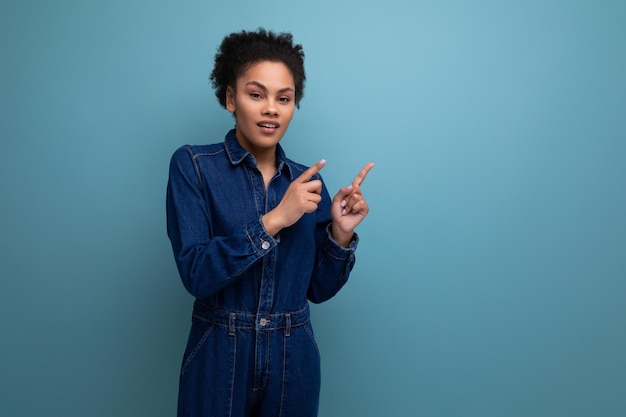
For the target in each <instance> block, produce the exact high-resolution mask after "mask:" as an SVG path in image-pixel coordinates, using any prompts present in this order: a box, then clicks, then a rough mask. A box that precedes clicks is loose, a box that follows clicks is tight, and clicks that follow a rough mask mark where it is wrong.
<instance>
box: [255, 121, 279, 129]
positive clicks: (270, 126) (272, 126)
mask: <svg viewBox="0 0 626 417" xmlns="http://www.w3.org/2000/svg"><path fill="white" fill-rule="evenodd" d="M257 126H259V127H262V128H264V129H278V128H279V127H280V124H278V123H276V122H259V123H257Z"/></svg>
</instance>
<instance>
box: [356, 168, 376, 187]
mask: <svg viewBox="0 0 626 417" xmlns="http://www.w3.org/2000/svg"><path fill="white" fill-rule="evenodd" d="M373 167H374V163H373V162H369V163H367V164H366V165H365V166H364V167H363V168H362V169H361V171H359V174H358V175H357V176H356V178H355V179H354V181H352V184H355V185H356V186H357V187H360V186H361V184H363V181H365V177H366V176H367V173H368V172H370V170H371V169H372V168H373Z"/></svg>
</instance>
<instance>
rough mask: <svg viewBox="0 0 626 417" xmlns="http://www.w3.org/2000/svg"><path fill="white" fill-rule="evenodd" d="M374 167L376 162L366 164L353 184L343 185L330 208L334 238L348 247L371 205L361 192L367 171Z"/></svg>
mask: <svg viewBox="0 0 626 417" xmlns="http://www.w3.org/2000/svg"><path fill="white" fill-rule="evenodd" d="M372 167H374V163H373V162H370V163H368V164H366V165H365V166H364V167H363V169H361V171H360V172H359V174H358V175H357V176H356V178H355V179H354V181H352V184H350V185H349V186H347V187H342V188H341V189H340V190H339V192H337V194H335V197H334V198H333V204H332V207H331V208H330V215H331V217H332V219H333V224H332V234H333V239H335V241H336V242H337V243H339V244H340V245H342V246H344V247H347V246H348V245H349V244H350V241H351V240H352V236H353V235H354V229H355V228H356V227H357V226H358V224H359V223H361V221H362V220H363V219H364V218H365V216H367V213H368V212H369V207H368V205H367V202H366V201H365V199H364V198H363V194H362V193H361V184H363V181H365V177H366V176H367V173H368V172H369V171H370V170H371V169H372Z"/></svg>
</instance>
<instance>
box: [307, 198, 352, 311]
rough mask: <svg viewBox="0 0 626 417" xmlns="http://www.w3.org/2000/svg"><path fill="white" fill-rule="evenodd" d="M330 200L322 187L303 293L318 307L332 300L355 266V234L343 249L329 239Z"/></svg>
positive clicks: (330, 236)
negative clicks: (312, 255)
mask: <svg viewBox="0 0 626 417" xmlns="http://www.w3.org/2000/svg"><path fill="white" fill-rule="evenodd" d="M330 204H331V198H330V196H329V194H328V191H327V189H326V186H324V187H323V189H322V203H321V204H320V206H319V207H318V211H317V227H316V231H315V233H316V236H315V240H316V254H315V266H314V269H313V274H312V276H311V282H310V284H309V289H308V291H307V298H308V299H309V300H311V301H312V302H314V303H322V302H324V301H327V300H328V299H330V298H332V297H333V296H334V295H335V294H336V293H337V292H338V291H339V290H340V289H341V288H342V287H343V286H344V285H345V283H346V282H347V281H348V276H349V275H350V272H351V271H352V268H353V267H354V263H355V255H354V252H355V250H356V247H357V245H358V240H359V238H358V236H357V234H356V233H355V235H354V237H353V238H352V241H351V242H350V245H349V246H348V247H347V248H344V247H343V246H340V245H339V244H338V243H337V242H335V241H334V240H333V238H332V235H331V231H330V230H331V227H330V226H331V223H330V222H331V219H330Z"/></svg>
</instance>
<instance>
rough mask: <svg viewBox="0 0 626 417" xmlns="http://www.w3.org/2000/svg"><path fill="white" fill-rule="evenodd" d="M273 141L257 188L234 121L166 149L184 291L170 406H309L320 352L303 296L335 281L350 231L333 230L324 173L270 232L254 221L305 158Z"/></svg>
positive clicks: (318, 298)
mask: <svg viewBox="0 0 626 417" xmlns="http://www.w3.org/2000/svg"><path fill="white" fill-rule="evenodd" d="M276 152H277V154H276V155H277V171H276V173H275V175H274V177H273V178H272V180H271V182H270V184H269V186H268V189H267V191H266V190H265V186H264V181H263V177H262V175H261V172H260V171H259V170H258V169H257V166H256V160H255V159H254V157H253V156H252V155H251V154H250V153H249V152H247V151H246V150H245V149H244V148H243V147H241V145H239V143H238V142H237V139H236V137H235V131H234V130H231V131H230V132H228V134H227V135H226V138H225V141H224V142H223V143H219V144H213V145H206V146H183V147H181V148H179V149H178V150H177V151H176V152H175V153H174V155H173V156H172V160H171V164H170V175H169V182H168V188H167V227H168V235H169V238H170V240H171V243H172V248H173V251H174V256H175V259H176V264H177V266H178V270H179V273H180V277H181V279H182V282H183V284H184V285H185V288H186V289H187V291H189V292H190V293H191V294H192V295H193V296H194V297H195V302H194V308H193V316H192V326H191V330H190V334H189V340H188V342H187V348H186V350H185V354H184V358H183V363H182V367H181V373H180V385H179V398H178V416H179V417H213V416H214V417H244V416H245V417H248V416H267V417H270V416H271V417H307V416H317V410H318V399H319V389H320V357H319V351H318V349H317V345H316V344H315V339H314V337H313V330H312V328H311V323H310V321H309V307H308V301H307V299H308V300H310V301H312V302H314V303H321V302H323V301H326V300H328V299H329V298H331V297H332V296H334V295H335V294H336V293H337V291H339V289H340V288H341V287H342V286H343V285H344V284H345V283H346V281H347V279H348V275H349V274H350V271H351V269H352V267H353V265H354V251H355V249H356V246H357V242H358V237H357V236H356V235H355V236H354V238H353V240H352V242H351V244H350V245H349V247H348V248H344V247H342V246H340V245H338V244H337V243H336V242H335V241H334V240H333V239H332V237H331V234H330V222H331V217H330V205H331V199H330V196H329V194H328V191H327V189H326V186H325V185H324V186H323V187H322V201H321V202H320V203H319V205H318V209H317V211H315V212H313V213H310V214H305V215H304V216H302V218H300V220H299V221H298V222H296V223H295V224H294V225H292V226H290V227H288V228H285V229H283V230H282V231H281V232H280V233H279V234H278V235H277V236H275V237H273V236H271V235H270V234H269V233H268V232H267V231H266V230H265V228H264V227H263V224H262V221H261V217H262V216H263V215H264V214H265V213H267V212H268V211H270V210H272V209H273V208H274V207H276V205H277V204H278V203H279V202H280V201H281V199H282V197H283V195H284V193H285V191H286V190H287V187H288V186H289V184H290V183H291V182H292V181H293V180H294V179H296V178H297V177H298V176H299V175H300V174H301V173H302V172H303V171H304V170H305V169H306V167H305V166H303V165H300V164H296V163H294V162H292V161H290V160H289V159H287V158H286V157H285V154H284V151H283V149H282V148H281V147H280V145H278V146H277V150H276ZM316 178H320V179H321V177H319V175H317V176H316Z"/></svg>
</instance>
